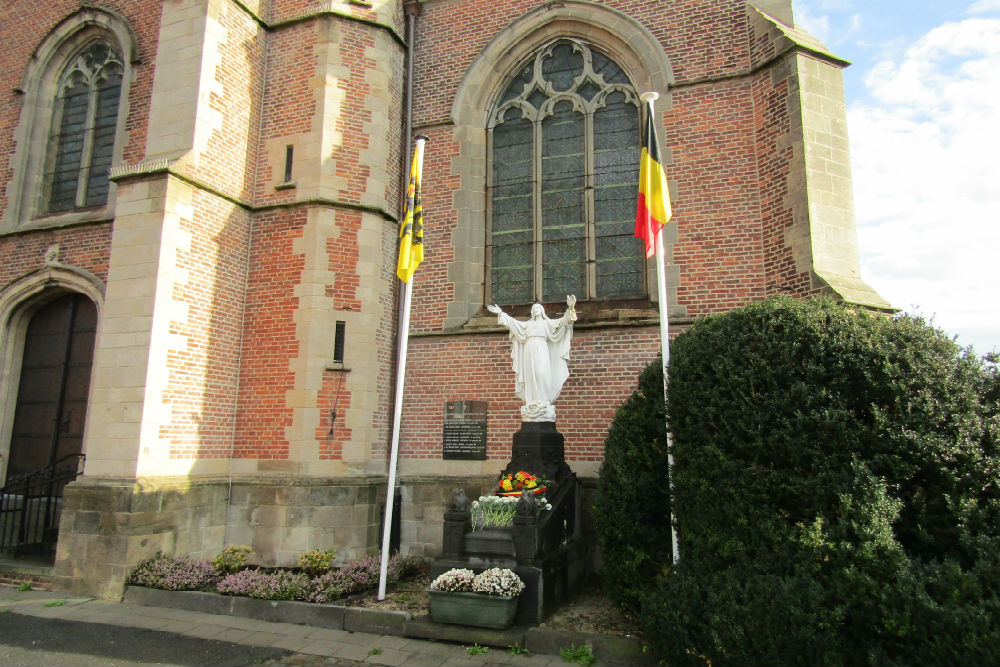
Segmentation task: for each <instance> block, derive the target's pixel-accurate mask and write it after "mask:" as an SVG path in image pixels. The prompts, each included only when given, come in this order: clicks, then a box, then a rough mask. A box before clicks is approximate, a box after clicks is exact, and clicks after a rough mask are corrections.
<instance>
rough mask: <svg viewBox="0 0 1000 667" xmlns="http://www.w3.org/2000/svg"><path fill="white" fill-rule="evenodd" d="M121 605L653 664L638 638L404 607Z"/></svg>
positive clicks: (181, 594) (134, 591)
mask: <svg viewBox="0 0 1000 667" xmlns="http://www.w3.org/2000/svg"><path fill="white" fill-rule="evenodd" d="M123 602H124V603H126V604H135V605H140V606H144V607H166V608H170V609H181V610H185V611H199V612H203V613H208V614H219V615H226V616H236V617H239V618H251V619H255V620H261V621H269V622H272V623H293V624H297V625H308V626H313V627H320V628H326V629H329V630H345V631H347V632H365V633H369V634H375V635H390V636H395V637H408V638H411V639H423V640H430V641H444V642H453V643H457V644H480V645H482V646H491V647H495V648H508V647H510V646H513V645H514V644H518V645H520V646H521V647H523V648H525V649H527V650H528V651H531V652H532V653H538V654H543V655H559V652H560V649H562V648H566V647H569V646H589V647H590V649H591V651H592V652H593V654H594V657H595V658H597V659H598V660H600V661H601V663H602V664H606V665H622V666H627V665H628V666H630V665H641V666H645V665H656V664H658V662H657V660H656V657H655V656H654V655H653V654H652V653H648V652H646V651H644V647H643V644H642V642H640V641H639V640H638V639H634V638H631V637H617V636H614V635H601V634H594V633H588V632H573V631H569V630H549V629H547V628H538V627H514V628H511V629H509V630H485V629H482V628H473V627H469V626H464V625H447V624H443V623H434V622H432V621H430V620H429V619H427V618H425V617H420V618H414V617H413V615H412V614H410V613H408V612H405V611H390V610H383V609H367V608H365V607H347V606H344V604H343V603H341V604H315V603H312V602H292V601H285V600H256V599H254V598H246V597H237V596H231V595H222V594H220V593H206V592H201V591H165V590H160V589H157V588H145V587H142V586H126V587H125V598H124V600H123Z"/></svg>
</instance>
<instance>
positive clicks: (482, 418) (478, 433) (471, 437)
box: [441, 401, 486, 461]
mask: <svg viewBox="0 0 1000 667" xmlns="http://www.w3.org/2000/svg"><path fill="white" fill-rule="evenodd" d="M441 450H442V458H445V459H465V460H470V461H471V460H480V461H485V460H486V401H450V402H448V403H445V404H444V439H443V441H442V447H441Z"/></svg>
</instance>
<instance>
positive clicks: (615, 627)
mask: <svg viewBox="0 0 1000 667" xmlns="http://www.w3.org/2000/svg"><path fill="white" fill-rule="evenodd" d="M429 585H430V579H429V578H428V577H427V576H426V575H422V576H419V577H416V578H414V579H410V580H407V581H401V582H399V583H398V584H396V585H395V586H390V587H389V588H388V589H387V590H386V595H385V600H382V601H381V602H380V601H379V600H378V599H376V598H377V595H376V593H375V592H372V593H369V594H364V595H359V596H357V597H353V598H352V599H351V600H350V601H349V602H348V605H349V606H352V607H373V608H378V609H397V610H400V611H408V612H410V613H411V614H413V615H414V616H423V615H427V614H429V613H430V610H429V607H428V598H427V587H428V586H429ZM539 627H543V628H549V629H551V630H575V631H577V632H596V633H601V634H610V635H617V636H619V637H638V638H640V639H641V637H642V634H641V632H640V630H639V626H638V624H636V623H634V622H633V621H632V620H631V619H629V618H627V617H626V616H625V614H623V613H622V611H621V610H620V609H619V608H618V607H617V606H615V604H614V603H613V602H611V601H610V600H609V599H607V598H606V597H604V595H603V594H602V593H601V591H600V589H599V588H596V587H593V586H591V587H584V589H583V590H581V591H580V592H579V593H578V594H577V595H576V597H575V598H574V599H573V600H572V601H571V602H569V603H568V604H566V605H565V606H563V607H562V608H561V609H559V611H557V612H556V613H555V614H553V615H552V616H550V617H549V618H547V619H545V622H544V623H541V624H540V625H539Z"/></svg>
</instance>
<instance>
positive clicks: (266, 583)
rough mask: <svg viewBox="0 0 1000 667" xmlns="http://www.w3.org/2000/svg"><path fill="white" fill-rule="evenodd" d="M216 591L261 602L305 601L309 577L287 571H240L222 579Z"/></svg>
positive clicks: (307, 595) (307, 593)
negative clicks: (256, 599)
mask: <svg viewBox="0 0 1000 667" xmlns="http://www.w3.org/2000/svg"><path fill="white" fill-rule="evenodd" d="M216 590H218V591H219V592H220V593H223V594H225V595H243V596H246V597H250V598H258V599H261V600H306V599H308V597H309V577H308V576H306V575H305V574H302V573H300V572H291V571H289V570H274V571H272V572H268V571H265V570H261V569H252V570H240V571H239V572H234V573H233V574H227V575H226V576H225V577H223V578H222V579H221V580H220V581H219V583H218V586H217V587H216Z"/></svg>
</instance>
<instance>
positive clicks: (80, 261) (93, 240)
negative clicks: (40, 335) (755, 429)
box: [0, 223, 111, 288]
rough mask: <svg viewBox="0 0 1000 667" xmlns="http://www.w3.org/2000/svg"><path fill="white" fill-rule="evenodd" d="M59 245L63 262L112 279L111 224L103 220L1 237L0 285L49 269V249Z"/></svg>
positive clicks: (105, 279)
mask: <svg viewBox="0 0 1000 667" xmlns="http://www.w3.org/2000/svg"><path fill="white" fill-rule="evenodd" d="M56 243H58V244H59V262H60V263H61V264H66V265H69V266H73V267H75V268H78V269H83V270H84V271H89V272H90V273H92V274H94V275H95V276H97V277H98V278H100V279H101V280H104V281H107V279H108V257H109V256H110V254H111V224H110V223H101V224H93V225H84V226H82V227H73V228H70V229H53V230H47V231H40V232H33V233H30V234H15V235H12V236H5V237H0V288H2V287H4V286H6V285H8V284H9V283H11V282H13V281H15V280H18V279H20V278H22V277H24V276H25V275H27V274H29V273H31V272H33V271H38V270H40V269H44V268H45V251H46V250H47V249H48V248H49V246H51V245H53V244H56Z"/></svg>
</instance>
